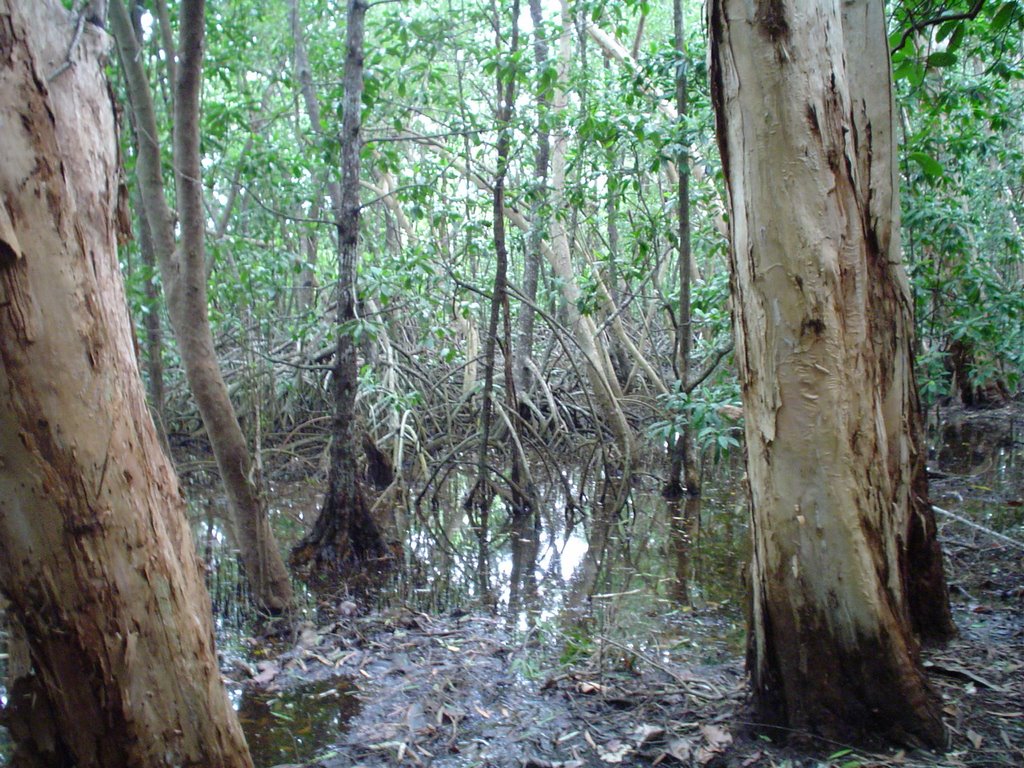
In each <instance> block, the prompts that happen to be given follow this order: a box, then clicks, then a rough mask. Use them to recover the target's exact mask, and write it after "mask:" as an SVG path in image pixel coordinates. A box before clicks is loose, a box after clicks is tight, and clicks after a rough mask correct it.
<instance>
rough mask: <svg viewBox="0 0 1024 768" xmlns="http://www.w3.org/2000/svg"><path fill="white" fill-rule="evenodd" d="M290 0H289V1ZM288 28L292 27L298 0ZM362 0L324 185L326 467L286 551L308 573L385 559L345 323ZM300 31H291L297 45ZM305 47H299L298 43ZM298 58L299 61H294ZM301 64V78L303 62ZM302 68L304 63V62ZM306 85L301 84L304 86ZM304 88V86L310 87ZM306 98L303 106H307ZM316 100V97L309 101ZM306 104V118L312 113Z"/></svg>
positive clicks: (354, 211) (354, 225)
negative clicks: (331, 253)
mask: <svg viewBox="0 0 1024 768" xmlns="http://www.w3.org/2000/svg"><path fill="white" fill-rule="evenodd" d="M294 2H295V0H293V3H294ZM292 9H293V25H294V26H293V29H294V30H296V31H300V30H301V28H300V27H299V26H298V16H297V5H293V6H292ZM366 9H367V3H366V0H349V4H348V18H347V24H346V30H345V69H344V74H343V76H342V87H343V89H344V96H343V98H342V124H341V185H340V189H339V190H338V192H337V196H336V193H335V191H334V189H333V188H332V190H331V196H332V200H333V202H334V207H335V211H334V216H335V221H337V223H338V224H337V226H338V325H337V329H336V334H337V346H336V350H335V358H334V370H333V374H332V387H333V394H334V416H333V418H332V420H331V448H330V468H329V469H328V475H327V494H326V496H325V497H324V503H323V506H322V507H321V509H320V514H319V516H318V517H317V521H316V523H315V524H314V526H313V529H312V530H311V531H310V532H309V534H308V535H307V536H305V537H304V538H303V539H302V541H300V542H299V543H298V544H297V545H296V546H295V549H294V550H293V552H292V562H294V563H297V564H305V563H307V562H309V561H310V560H312V561H313V565H314V574H315V575H317V576H322V577H331V576H333V575H334V574H335V573H341V574H343V575H344V573H345V572H346V571H348V572H358V571H365V570H367V567H368V566H369V565H370V564H371V563H376V564H377V565H384V564H385V562H386V558H387V556H388V554H389V553H388V548H387V546H386V544H385V541H384V537H383V536H382V535H381V531H380V527H379V526H378V525H377V523H376V521H375V520H374V518H373V516H372V515H371V514H370V506H369V504H368V502H367V499H366V492H365V489H364V488H363V483H362V479H361V478H360V476H359V468H358V464H357V461H356V458H357V452H356V451H357V449H356V446H358V444H359V443H358V441H357V440H356V393H357V391H358V388H359V375H358V374H359V371H358V367H357V365H356V347H355V343H354V342H353V338H352V326H353V324H354V323H355V322H356V285H355V282H356V264H357V261H358V256H359V219H360V202H359V189H360V184H359V173H360V160H359V154H360V152H361V151H362V136H361V131H362V123H361V120H362V115H361V111H362V99H363V34H364V26H365V19H366ZM300 41H301V35H300V34H298V32H297V34H296V44H297V51H298V44H299V42H300ZM303 50H304V49H303ZM300 61H301V60H300ZM299 69H300V82H305V81H304V80H303V79H302V71H303V68H302V66H301V63H300V66H299ZM306 71H307V72H308V62H307V63H306ZM304 87H305V86H304ZM310 93H311V91H310ZM310 102H311V100H310V98H309V97H307V105H310ZM312 104H313V105H315V98H313V99H312ZM313 116H314V115H313V113H312V110H311V114H310V117H311V119H312V118H313Z"/></svg>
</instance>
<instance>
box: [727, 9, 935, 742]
mask: <svg viewBox="0 0 1024 768" xmlns="http://www.w3.org/2000/svg"><path fill="white" fill-rule="evenodd" d="M842 7H843V6H842V4H840V3H838V2H825V3H818V2H810V1H809V0H793V2H790V3H783V2H781V0H761V2H757V3H753V4H748V3H744V2H742V1H741V0H713V2H712V3H711V4H710V5H709V9H708V13H709V27H710V41H711V50H710V59H711V83H712V94H713V101H714V105H715V112H716V120H717V132H718V142H719V147H720V152H721V155H722V161H723V167H724V170H725V177H726V183H727V189H728V193H729V202H730V208H731V216H730V219H729V224H730V235H731V248H730V260H731V267H732V289H733V301H734V326H735V336H736V358H737V362H738V366H739V373H740V380H741V384H742V387H743V400H744V415H745V423H746V438H747V465H748V476H749V482H750V501H751V509H752V533H753V538H754V551H753V561H752V564H751V582H752V588H753V597H752V607H753V610H752V626H751V628H750V636H749V644H748V666H749V668H750V673H751V676H752V682H753V686H754V704H755V707H756V709H757V710H758V715H759V719H761V720H762V721H763V722H766V723H769V724H775V725H780V726H785V727H786V728H792V729H809V730H811V731H814V732H818V733H821V734H824V735H826V736H828V737H831V738H837V739H842V740H864V739H867V738H877V737H878V736H882V737H888V738H891V739H894V740H898V741H908V742H914V743H920V742H923V743H926V744H929V745H933V746H940V745H942V744H943V743H944V741H945V728H944V726H943V723H942V717H941V709H940V702H939V699H938V697H937V696H936V695H935V693H934V691H933V690H932V689H931V687H930V686H929V684H928V682H927V680H926V679H925V677H924V675H923V673H922V671H921V668H920V665H919V663H918V645H917V639H916V638H915V636H914V633H913V629H912V619H911V615H912V611H913V605H912V603H913V602H914V601H916V600H924V601H926V602H927V601H937V602H942V601H944V600H945V599H946V597H945V583H944V581H943V580H942V578H941V564H940V562H936V561H934V560H933V559H928V558H934V556H935V555H936V554H937V552H938V549H937V544H936V542H935V539H934V525H932V527H931V528H930V529H929V530H925V529H927V525H926V524H924V523H922V520H921V518H920V517H919V513H920V499H919V497H920V493H921V491H922V488H921V487H920V478H919V475H918V474H917V470H916V467H917V463H918V462H919V461H921V460H923V456H922V455H921V450H920V441H919V437H920V435H919V430H918V428H917V424H918V423H919V422H918V414H917V400H916V393H915V389H914V382H913V378H912V370H911V353H910V350H911V349H912V343H911V342H912V338H911V336H912V324H911V322H910V317H911V316H910V301H909V291H908V289H907V282H906V278H905V275H904V273H903V270H902V267H901V265H900V260H899V238H898V226H899V207H898V198H897V190H896V176H895V170H894V163H893V152H894V147H893V132H892V125H893V122H892V119H893V110H892V97H891V93H892V91H891V81H890V72H889V64H888V61H889V59H888V55H887V53H888V52H887V49H886V47H885V41H886V36H885V25H884V15H883V7H882V3H881V0H853V2H851V3H847V4H846V13H845V14H844V13H843V12H842V11H841V8H842ZM922 525H924V528H921V526H922ZM915 531H917V533H915ZM922 531H924V532H922ZM915 535H916V536H918V538H919V539H920V541H919V542H918V543H917V544H912V543H911V539H912V538H913V537H914V536H915ZM921 553H925V557H926V559H928V563H929V568H930V569H931V570H930V573H931V575H932V579H933V580H932V582H931V585H930V588H924V589H917V588H915V587H914V586H913V584H912V581H911V576H910V572H909V569H910V566H911V563H912V562H913V561H914V557H915V556H916V555H918V554H921ZM936 568H937V569H938V571H937V575H936V571H935V569H936ZM936 579H937V581H936ZM929 590H930V591H929ZM932 607H933V608H934V606H932ZM939 612H940V613H941V610H940V611H939ZM947 615H948V614H947Z"/></svg>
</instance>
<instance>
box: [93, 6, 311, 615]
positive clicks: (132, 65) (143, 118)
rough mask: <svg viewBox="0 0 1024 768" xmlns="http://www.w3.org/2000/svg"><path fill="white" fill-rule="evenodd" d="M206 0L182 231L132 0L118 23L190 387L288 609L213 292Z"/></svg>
mask: <svg viewBox="0 0 1024 768" xmlns="http://www.w3.org/2000/svg"><path fill="white" fill-rule="evenodd" d="M204 11H205V3H204V2H203V0H184V2H183V3H182V5H181V14H182V15H181V20H180V28H181V41H180V43H181V44H180V45H179V49H180V50H179V51H178V61H177V65H176V67H175V68H174V71H175V72H176V76H177V77H176V81H175V88H174V94H175V95H174V168H175V187H176V189H177V202H178V215H179V218H180V226H181V237H180V240H179V241H178V243H177V245H176V244H175V236H174V219H173V217H172V215H171V210H170V207H169V206H168V204H167V198H166V197H165V196H164V186H163V173H162V170H161V164H160V146H159V143H158V139H157V136H158V135H159V133H158V131H157V125H156V116H155V112H154V109H153V97H152V93H151V91H150V88H149V82H148V80H147V78H146V73H145V70H144V68H143V66H142V59H141V57H140V55H139V43H138V40H137V38H136V37H135V33H134V30H133V29H132V25H131V21H130V19H129V17H128V12H127V10H126V8H125V5H124V0H113V2H112V3H111V7H110V21H111V29H112V30H113V32H114V36H115V38H116V39H117V46H118V52H119V54H120V59H121V66H122V68H123V69H124V73H125V83H126V85H127V89H128V93H129V100H130V102H131V108H132V111H133V113H134V117H135V125H136V129H137V135H138V139H139V144H138V161H137V164H136V173H137V175H138V184H139V188H140V190H141V193H142V204H143V209H144V211H145V215H146V221H147V222H148V223H149V234H150V236H151V238H152V243H153V248H154V250H155V251H156V254H157V259H158V261H159V264H160V274H161V276H162V277H163V283H164V291H165V295H166V298H167V310H168V314H169V315H170V317H171V325H172V327H173V329H174V335H175V338H176V339H177V341H178V351H179V352H180V354H181V360H182V363H183V365H184V367H185V375H186V377H187V379H188V383H189V388H190V389H191V391H192V394H193V396H194V397H195V399H196V404H197V405H198V406H199V412H200V414H201V415H202V418H203V424H204V425H205V426H206V433H207V435H208V437H209V439H210V445H211V447H212V448H213V453H214V457H215V458H216V460H217V468H218V470H219V471H220V475H221V481H222V482H223V483H224V489H225V491H226V493H227V496H228V503H229V506H230V511H231V520H230V523H231V527H232V533H233V535H234V539H235V543H236V544H237V546H238V549H239V553H240V555H241V558H242V564H243V566H244V568H245V575H246V578H247V579H248V581H249V584H250V586H251V588H252V592H253V596H254V598H255V600H256V602H257V604H258V605H259V606H260V607H261V608H263V609H265V610H268V611H270V612H273V613H280V612H283V611H285V610H287V609H288V608H289V606H290V605H291V600H292V589H291V581H290V579H289V576H288V571H287V569H286V568H285V566H284V560H283V559H282V558H281V553H280V551H279V550H278V547H277V542H276V540H275V538H274V533H273V531H272V530H271V528H270V521H269V520H268V518H267V505H266V499H265V498H264V497H263V492H262V480H261V479H260V477H259V472H258V470H257V467H256V466H255V464H254V462H253V460H252V456H251V454H250V453H249V448H248V446H247V445H246V441H245V435H244V434H242V429H241V427H240V426H239V424H238V418H237V416H236V415H235V409H234V406H233V405H232V403H231V399H230V397H229V396H228V390H227V386H226V385H225V383H224V377H223V376H222V375H221V372H220V367H219V365H218V362H217V355H216V351H215V349H214V344H213V332H212V331H211V329H210V318H209V313H208V309H207V300H206V249H205V221H206V215H205V211H204V210H203V189H202V164H201V162H200V159H201V158H200V148H199V91H200V83H201V73H202V56H203V45H204V43H203V41H204V37H205V35H204V30H205V26H204V24H205V20H204V15H205V13H204Z"/></svg>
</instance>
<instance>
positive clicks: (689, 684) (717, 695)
mask: <svg viewBox="0 0 1024 768" xmlns="http://www.w3.org/2000/svg"><path fill="white" fill-rule="evenodd" d="M597 639H598V640H600V641H601V642H602V643H606V644H607V645H610V646H612V647H613V648H618V649H619V650H620V651H625V652H626V653H630V654H633V655H634V656H636V657H637V658H638V659H640V660H641V661H643V662H645V663H647V664H650V665H651V666H652V667H654V668H655V669H660V670H661V671H662V672H664V673H665V674H666V675H669V676H670V677H671V678H672V679H673V680H675V681H676V682H677V683H679V684H680V685H681V686H682V687H683V689H684V690H685V691H686V692H687V693H688V694H689V695H691V696H695V697H697V698H700V699H724V698H725V694H724V693H722V691H720V690H719V689H718V688H717V687H716V686H715V685H714V684H713V683H711V682H709V681H707V680H687V679H686V678H685V677H683V676H682V675H680V674H679V673H678V672H676V671H675V670H674V669H672V668H671V667H667V666H665V665H664V664H662V663H661V662H660V661H658V660H657V659H652V658H651V657H650V656H648V655H647V654H645V653H643V652H642V651H638V650H637V649H636V648H630V647H629V646H628V645H623V644H622V643H619V642H617V641H615V640H612V639H611V638H609V637H604V636H603V635H598V636H597ZM694 684H698V685H704V686H707V688H708V689H709V690H710V693H705V692H703V691H698V690H694V688H693V686H694Z"/></svg>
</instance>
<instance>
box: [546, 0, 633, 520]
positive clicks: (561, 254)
mask: <svg viewBox="0 0 1024 768" xmlns="http://www.w3.org/2000/svg"><path fill="white" fill-rule="evenodd" d="M560 7H561V19H562V33H561V37H560V39H559V53H558V82H557V85H556V86H555V95H554V100H553V105H552V110H553V111H554V112H555V113H559V112H564V111H565V109H566V104H567V100H568V97H567V93H566V90H565V89H566V87H567V83H568V77H569V56H570V39H571V38H570V34H571V31H572V26H573V25H572V17H571V15H570V12H569V5H568V0H561V3H560ZM556 122H557V121H556ZM553 138H554V140H553V142H552V145H551V189H552V196H551V198H552V199H551V208H552V210H554V211H558V210H560V209H561V208H562V206H563V205H564V204H565V200H564V197H565V166H566V151H567V149H568V141H569V139H568V135H567V134H566V132H565V131H564V130H563V131H560V132H558V133H556V134H555V136H554V137H553ZM548 226H549V227H550V232H551V248H550V249H549V250H548V252H547V255H548V259H549V261H550V263H551V268H552V270H553V271H554V273H555V275H556V276H557V277H558V278H559V279H560V281H561V292H562V299H563V301H564V302H565V311H566V314H567V316H568V320H569V322H568V325H569V326H570V328H571V329H572V331H573V333H574V335H575V338H576V342H577V344H578V345H579V348H580V352H582V354H583V357H584V360H585V362H584V368H585V370H586V374H587V378H588V379H589V382H590V385H591V387H592V389H593V392H594V398H595V400H596V401H597V402H598V404H599V405H600V407H601V411H602V412H603V415H604V417H605V419H606V421H607V424H608V428H609V429H610V430H611V432H612V434H613V435H614V437H615V445H616V447H617V448H618V451H619V454H620V455H619V456H618V457H616V461H617V463H619V464H620V466H621V467H624V468H625V472H624V473H623V474H624V477H628V476H629V473H630V469H629V467H630V465H631V464H632V461H633V431H632V429H631V427H630V426H629V422H628V421H627V420H626V416H625V414H624V413H623V411H622V406H621V401H622V391H621V389H620V388H619V382H618V379H616V377H615V372H614V370H613V369H612V364H611V360H610V358H609V357H608V352H607V350H606V349H605V348H604V346H602V345H601V344H599V343H598V340H597V327H596V325H595V324H594V320H593V318H592V317H590V316H589V315H584V314H583V313H581V312H580V310H579V306H578V301H579V298H580V289H579V285H578V284H577V281H576V275H575V274H574V272H573V266H572V255H571V248H570V246H569V233H568V232H567V231H566V228H565V225H564V224H563V223H562V221H561V219H560V218H559V216H557V215H552V216H551V219H550V221H549V222H548ZM627 493H628V483H625V482H624V483H622V484H621V486H620V489H619V493H618V494H616V496H615V499H614V500H613V502H612V503H613V505H619V506H621V504H624V503H625V498H626V494H627Z"/></svg>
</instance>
